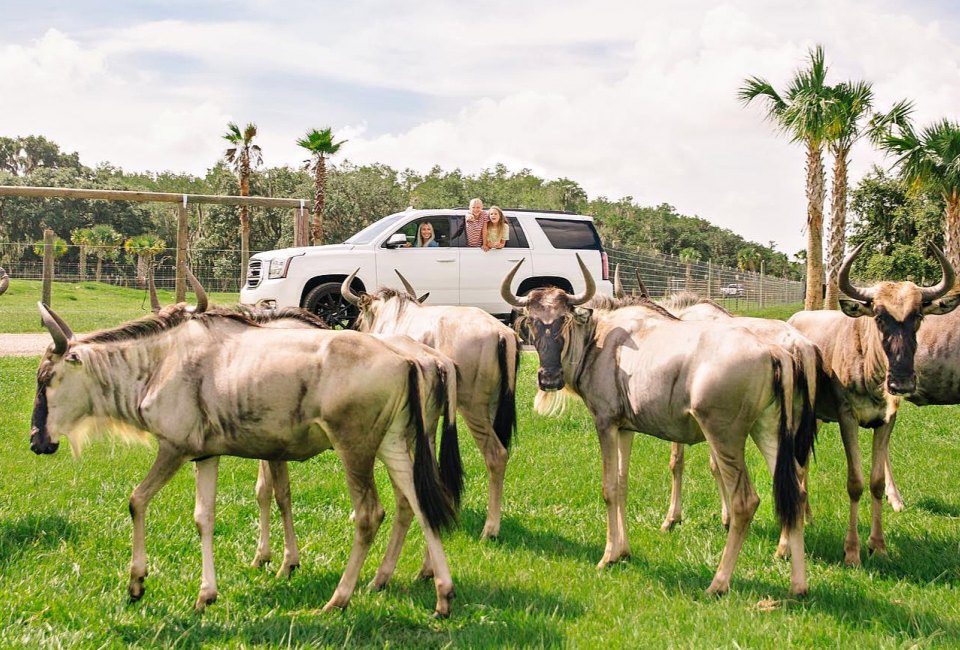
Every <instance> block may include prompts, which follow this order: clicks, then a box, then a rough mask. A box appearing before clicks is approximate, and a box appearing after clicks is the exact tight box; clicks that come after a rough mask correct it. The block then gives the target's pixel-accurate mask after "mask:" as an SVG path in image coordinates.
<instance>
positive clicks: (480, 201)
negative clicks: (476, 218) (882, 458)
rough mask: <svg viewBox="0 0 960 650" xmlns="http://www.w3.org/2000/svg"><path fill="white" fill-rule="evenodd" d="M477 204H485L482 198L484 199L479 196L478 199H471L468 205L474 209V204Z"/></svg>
mask: <svg viewBox="0 0 960 650" xmlns="http://www.w3.org/2000/svg"><path fill="white" fill-rule="evenodd" d="M475 205H479V206H483V200H482V199H479V198H477V199H470V203H469V204H468V206H467V207H469V208H470V209H473V206H475Z"/></svg>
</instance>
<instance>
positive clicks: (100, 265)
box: [97, 255, 103, 282]
mask: <svg viewBox="0 0 960 650" xmlns="http://www.w3.org/2000/svg"><path fill="white" fill-rule="evenodd" d="M102 269H103V258H102V257H101V256H100V255H97V282H100V271H101V270H102Z"/></svg>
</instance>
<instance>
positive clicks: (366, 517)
mask: <svg viewBox="0 0 960 650" xmlns="http://www.w3.org/2000/svg"><path fill="white" fill-rule="evenodd" d="M338 451H339V450H338ZM340 457H341V459H342V460H343V466H344V470H345V472H346V478H347V488H349V490H350V501H351V502H352V503H353V511H354V522H353V524H354V535H353V547H352V548H351V549H350V557H349V558H348V559H347V566H346V568H345V569H344V571H343V575H342V576H341V577H340V582H339V584H337V588H336V590H335V591H334V592H333V596H331V597H330V600H329V601H327V604H326V605H324V607H323V611H325V612H328V611H330V610H332V609H337V608H340V609H342V608H344V607H346V606H347V603H349V602H350V597H351V596H352V595H353V591H354V589H356V586H357V579H358V578H359V577H360V569H361V568H362V567H363V561H364V560H365V559H366V558H367V554H368V553H369V552H370V545H371V544H372V543H373V538H374V536H375V535H376V534H377V529H378V528H380V522H381V521H383V515H384V512H383V507H382V506H381V505H380V500H379V499H378V498H377V484H376V483H375V482H374V480H373V460H374V459H373V456H369V457H368V456H366V454H363V455H359V454H358V455H348V454H341V456H340Z"/></svg>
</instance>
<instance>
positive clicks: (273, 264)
mask: <svg viewBox="0 0 960 650" xmlns="http://www.w3.org/2000/svg"><path fill="white" fill-rule="evenodd" d="M292 259H293V258H292V257H275V258H273V259H272V260H270V265H269V266H268V268H267V277H268V278H270V279H271V280H276V279H277V278H285V277H287V269H288V268H290V260H292Z"/></svg>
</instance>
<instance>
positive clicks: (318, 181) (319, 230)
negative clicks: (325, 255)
mask: <svg viewBox="0 0 960 650" xmlns="http://www.w3.org/2000/svg"><path fill="white" fill-rule="evenodd" d="M326 187H327V162H326V160H325V159H324V157H323V154H321V155H320V158H319V159H318V160H317V169H316V174H315V176H314V179H313V232H312V239H313V245H314V246H320V245H321V244H323V204H324V203H325V202H326V198H327V197H326Z"/></svg>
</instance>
